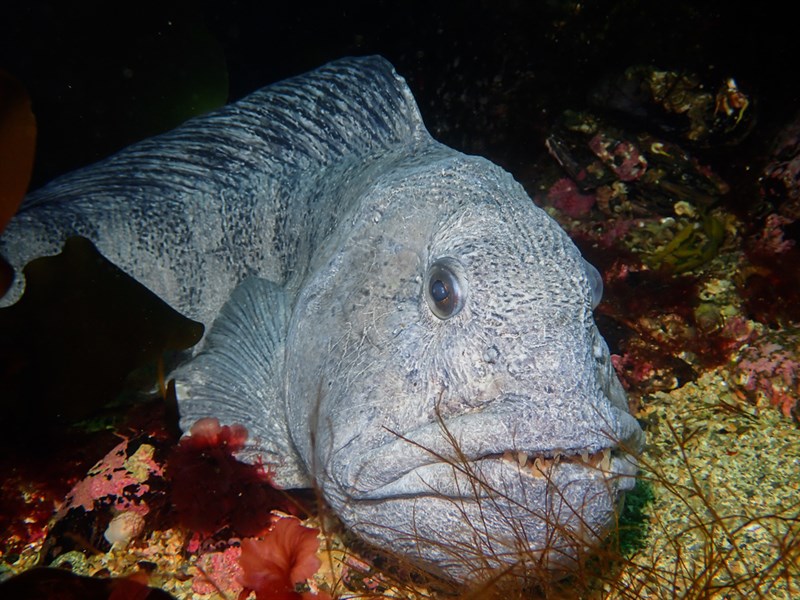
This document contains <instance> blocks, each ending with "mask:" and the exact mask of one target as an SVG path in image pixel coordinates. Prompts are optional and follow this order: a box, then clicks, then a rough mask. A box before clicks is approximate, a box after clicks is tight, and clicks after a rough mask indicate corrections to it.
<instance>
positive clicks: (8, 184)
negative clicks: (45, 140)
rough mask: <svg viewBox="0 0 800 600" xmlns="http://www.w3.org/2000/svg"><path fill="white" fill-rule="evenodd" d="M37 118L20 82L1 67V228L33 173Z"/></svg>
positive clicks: (19, 201)
mask: <svg viewBox="0 0 800 600" xmlns="http://www.w3.org/2000/svg"><path fill="white" fill-rule="evenodd" d="M35 149H36V118H35V117H34V116H33V112H32V111H31V99H30V98H29V97H28V92H27V91H26V90H25V86H23V85H22V83H20V81H19V80H18V79H17V78H16V77H13V76H12V75H10V74H9V73H6V72H5V71H2V70H0V182H2V185H0V231H3V229H5V226H6V225H8V222H9V221H10V220H11V217H13V216H14V213H16V212H17V208H19V205H20V203H21V202H22V199H23V198H24V197H25V192H27V190H28V184H29V183H30V180H31V173H32V172H33V155H34V152H35Z"/></svg>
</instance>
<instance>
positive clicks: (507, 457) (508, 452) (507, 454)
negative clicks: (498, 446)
mask: <svg viewBox="0 0 800 600" xmlns="http://www.w3.org/2000/svg"><path fill="white" fill-rule="evenodd" d="M503 460H507V461H508V462H514V460H515V458H514V455H513V454H512V453H511V450H506V451H505V452H503Z"/></svg>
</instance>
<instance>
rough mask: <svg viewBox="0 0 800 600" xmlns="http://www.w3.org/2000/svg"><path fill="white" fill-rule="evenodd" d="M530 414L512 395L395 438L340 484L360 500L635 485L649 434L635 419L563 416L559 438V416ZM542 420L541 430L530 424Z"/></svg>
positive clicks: (365, 456)
mask: <svg viewBox="0 0 800 600" xmlns="http://www.w3.org/2000/svg"><path fill="white" fill-rule="evenodd" d="M528 408H529V403H527V402H525V400H524V399H523V398H520V397H511V398H509V397H507V398H503V399H502V400H500V401H498V402H497V403H495V404H494V405H493V408H492V410H489V411H484V412H476V413H470V414H465V415H461V416H458V417H455V418H453V419H449V420H447V422H443V421H438V422H434V423H428V424H426V425H422V426H420V427H418V428H416V429H415V430H413V431H411V432H409V433H407V434H400V433H397V432H390V433H391V434H393V438H392V439H390V440H389V441H387V442H386V443H385V444H383V445H381V446H379V447H377V448H373V449H372V450H369V451H366V452H363V453H362V454H361V458H360V460H359V461H358V462H350V464H349V469H348V468H345V469H343V470H342V471H341V475H342V477H341V479H339V480H338V483H339V485H340V486H341V487H342V489H344V490H346V493H347V495H348V496H349V497H350V498H351V499H353V500H381V499H389V498H396V497H402V496H415V495H418V496H420V495H430V494H437V495H442V496H448V497H459V498H465V499H468V496H469V495H470V494H472V493H473V492H474V491H475V490H476V489H477V490H480V489H482V488H486V490H491V488H497V487H500V488H508V489H510V488H515V489H517V490H518V491H519V489H521V488H522V487H527V488H532V487H537V486H543V485H544V486H545V487H546V486H547V485H549V484H550V483H554V484H556V485H561V484H569V483H570V482H571V481H574V480H586V481H588V480H595V481H597V482H605V483H606V484H608V485H611V486H613V487H615V488H616V489H618V490H624V489H630V488H631V487H633V484H634V478H635V476H636V474H637V472H638V463H637V460H636V458H635V456H636V455H637V454H638V453H639V451H640V450H641V447H642V445H643V440H644V437H643V436H644V434H643V432H642V430H641V428H640V427H639V425H638V423H637V422H636V420H635V419H634V418H633V417H632V416H631V415H630V414H629V413H627V412H626V411H623V410H621V409H619V408H616V407H614V406H611V405H610V404H606V405H605V407H604V410H603V411H602V412H599V413H597V415H596V418H595V419H594V421H593V422H588V421H586V420H580V419H575V421H574V422H568V423H564V421H563V417H562V423H561V433H560V434H559V435H555V434H553V433H552V431H548V430H547V428H546V427H545V426H544V424H546V423H548V422H550V421H551V420H553V419H555V418H557V417H558V416H560V415H545V417H544V418H542V416H541V414H539V413H540V412H541V409H539V408H537V409H536V411H538V412H532V411H531V410H529V409H528ZM537 418H538V419H539V420H540V422H541V423H543V425H542V426H538V425H531V423H534V422H535V421H536V419H537ZM520 423H522V424H523V425H522V426H520ZM575 442H577V443H575ZM476 479H477V481H478V482H479V484H478V485H477V486H476V485H475V481H476ZM480 482H486V483H487V485H486V486H483V485H480ZM469 490H472V491H471V492H469V493H465V492H468V491H469ZM514 495H516V493H515V494H514Z"/></svg>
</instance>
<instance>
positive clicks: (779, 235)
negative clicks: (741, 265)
mask: <svg viewBox="0 0 800 600" xmlns="http://www.w3.org/2000/svg"><path fill="white" fill-rule="evenodd" d="M793 222H794V221H793V220H792V219H790V218H788V217H784V216H782V215H779V214H775V213H772V214H771V215H768V216H767V218H766V219H765V220H764V228H763V229H762V230H761V231H760V232H759V233H758V234H757V235H756V236H754V237H753V240H752V250H754V251H756V252H760V253H761V254H767V255H769V254H783V253H785V252H788V251H789V250H791V249H792V248H793V247H794V245H795V242H794V240H787V239H786V238H785V237H784V236H785V234H784V231H783V227H784V226H786V225H789V224H791V223H793Z"/></svg>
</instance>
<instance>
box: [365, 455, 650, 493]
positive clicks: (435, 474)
mask: <svg viewBox="0 0 800 600" xmlns="http://www.w3.org/2000/svg"><path fill="white" fill-rule="evenodd" d="M637 472H638V464H637V462H636V460H635V459H634V458H633V457H632V456H630V455H629V454H628V453H626V452H625V451H623V450H621V449H620V448H618V447H611V446H608V447H605V448H601V449H599V450H595V451H591V450H590V449H588V448H586V449H581V450H577V451H576V450H572V451H554V452H525V451H521V450H516V449H513V450H505V451H504V452H492V453H489V454H485V455H481V456H478V457H476V458H473V459H470V458H467V457H464V456H462V457H460V458H458V459H447V458H446V459H444V460H436V461H435V462H430V463H427V464H421V465H418V466H416V467H414V468H412V469H410V470H409V471H407V472H405V473H403V474H402V475H401V476H399V477H397V478H396V479H394V480H392V481H390V482H387V483H385V484H383V485H380V486H378V487H376V488H375V489H373V490H371V491H365V492H361V493H358V494H357V495H356V496H355V497H356V498H358V499H360V500H387V499H391V498H400V497H411V496H426V495H435V496H437V497H446V498H451V499H458V500H461V501H479V500H480V498H481V497H492V496H496V495H497V494H500V495H504V496H519V495H527V492H525V491H523V490H524V489H527V490H528V491H530V490H532V489H542V490H543V489H545V488H548V487H551V486H552V485H555V486H558V487H560V486H563V485H571V484H574V483H575V482H577V481H590V480H591V481H595V483H597V484H599V485H600V486H602V487H607V488H609V487H615V488H616V489H617V490H619V491H624V490H626V489H630V488H632V487H633V484H634V482H635V476H636V474H637ZM515 490H516V491H515Z"/></svg>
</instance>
